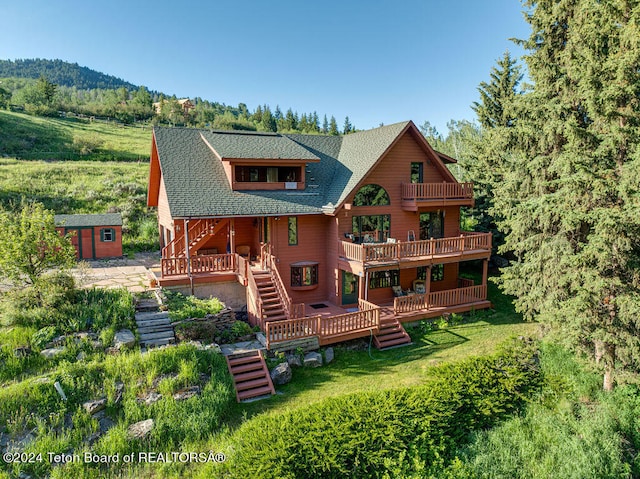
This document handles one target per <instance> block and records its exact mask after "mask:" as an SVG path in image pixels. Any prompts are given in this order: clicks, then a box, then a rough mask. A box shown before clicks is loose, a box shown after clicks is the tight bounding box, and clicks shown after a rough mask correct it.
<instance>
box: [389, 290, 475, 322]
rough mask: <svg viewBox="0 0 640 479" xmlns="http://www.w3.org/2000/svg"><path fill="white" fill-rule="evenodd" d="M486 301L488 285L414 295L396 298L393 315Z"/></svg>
mask: <svg viewBox="0 0 640 479" xmlns="http://www.w3.org/2000/svg"><path fill="white" fill-rule="evenodd" d="M486 299H487V285H486V284H482V285H478V286H468V287H466V288H456V289H447V290H445V291H435V292H432V293H427V294H413V295H411V296H402V297H400V298H394V300H393V313H394V314H395V315H398V314H401V313H410V312H414V311H429V310H442V309H446V308H448V307H450V306H461V305H465V304H473V303H479V302H482V301H485V300H486ZM440 314H441V313H440Z"/></svg>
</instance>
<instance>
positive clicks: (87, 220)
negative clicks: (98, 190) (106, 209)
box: [53, 213, 122, 228]
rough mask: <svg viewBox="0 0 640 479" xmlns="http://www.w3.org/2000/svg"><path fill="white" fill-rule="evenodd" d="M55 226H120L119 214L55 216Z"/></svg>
mask: <svg viewBox="0 0 640 479" xmlns="http://www.w3.org/2000/svg"><path fill="white" fill-rule="evenodd" d="M53 219H54V221H55V223H56V226H66V227H67V228H78V227H83V226H122V215H121V214H120V213H104V214H98V215H83V214H78V215H55V216H54V217H53Z"/></svg>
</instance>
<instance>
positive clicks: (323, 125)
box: [322, 114, 329, 135]
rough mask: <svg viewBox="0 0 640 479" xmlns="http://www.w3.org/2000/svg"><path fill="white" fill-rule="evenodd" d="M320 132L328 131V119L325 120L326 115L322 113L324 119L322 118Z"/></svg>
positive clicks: (325, 132)
mask: <svg viewBox="0 0 640 479" xmlns="http://www.w3.org/2000/svg"><path fill="white" fill-rule="evenodd" d="M322 133H324V134H325V135H326V134H327V133H329V120H327V115H326V114H325V115H324V119H323V120H322Z"/></svg>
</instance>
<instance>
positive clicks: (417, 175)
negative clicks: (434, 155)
mask: <svg viewBox="0 0 640 479" xmlns="http://www.w3.org/2000/svg"><path fill="white" fill-rule="evenodd" d="M411 183H424V163H422V162H417V163H411Z"/></svg>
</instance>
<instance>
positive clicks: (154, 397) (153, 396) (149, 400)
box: [138, 391, 162, 406]
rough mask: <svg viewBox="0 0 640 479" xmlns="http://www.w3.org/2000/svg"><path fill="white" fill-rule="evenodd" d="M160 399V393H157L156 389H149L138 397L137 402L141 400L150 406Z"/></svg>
mask: <svg viewBox="0 0 640 479" xmlns="http://www.w3.org/2000/svg"><path fill="white" fill-rule="evenodd" d="M160 399H162V394H160V393H158V392H156V391H151V392H150V393H149V394H147V395H146V396H144V397H141V398H138V402H142V403H144V404H146V405H147V406H151V405H152V404H155V403H157V402H158V401H160Z"/></svg>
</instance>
